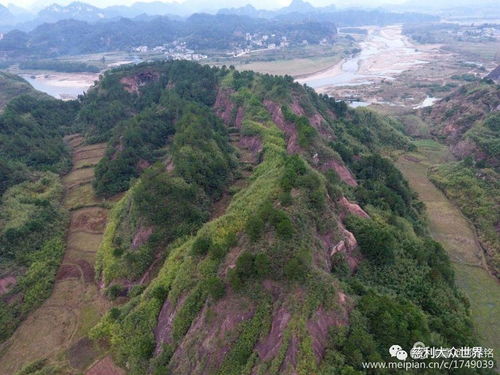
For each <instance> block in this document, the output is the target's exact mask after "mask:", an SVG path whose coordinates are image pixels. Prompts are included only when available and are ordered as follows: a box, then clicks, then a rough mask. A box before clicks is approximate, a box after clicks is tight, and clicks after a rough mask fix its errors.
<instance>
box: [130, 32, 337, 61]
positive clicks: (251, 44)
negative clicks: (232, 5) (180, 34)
mask: <svg viewBox="0 0 500 375" xmlns="http://www.w3.org/2000/svg"><path fill="white" fill-rule="evenodd" d="M294 44H297V42H294ZM299 44H302V45H308V44H309V43H308V42H307V40H303V41H302V42H299ZM328 44H329V41H328V39H327V38H325V39H323V40H322V41H321V42H320V45H324V46H326V45H328ZM289 46H290V40H289V39H288V38H287V37H286V36H281V35H277V34H263V33H262V34H261V33H255V34H251V33H246V34H245V35H244V38H242V40H241V42H239V43H238V44H237V45H235V46H234V47H233V49H232V50H230V51H227V54H228V55H229V56H231V57H240V56H244V55H248V54H250V53H252V52H262V51H268V50H277V49H285V48H287V47H289ZM133 51H134V52H137V53H141V54H162V55H165V57H166V58H168V59H172V60H191V61H200V60H203V59H206V58H208V56H207V55H204V54H202V53H198V52H196V51H194V50H192V49H190V48H188V47H187V45H186V42H181V41H174V42H173V43H171V44H169V45H163V46H156V47H148V46H139V47H135V48H134V49H133Z"/></svg>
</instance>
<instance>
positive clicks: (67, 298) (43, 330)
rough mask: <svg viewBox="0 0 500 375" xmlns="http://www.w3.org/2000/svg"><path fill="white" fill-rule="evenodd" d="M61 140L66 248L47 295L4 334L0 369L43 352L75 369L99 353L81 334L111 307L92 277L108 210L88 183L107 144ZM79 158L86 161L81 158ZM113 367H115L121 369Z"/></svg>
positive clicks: (8, 371)
mask: <svg viewBox="0 0 500 375" xmlns="http://www.w3.org/2000/svg"><path fill="white" fill-rule="evenodd" d="M66 141H67V142H68V143H69V144H70V145H71V147H72V148H73V165H74V167H73V170H72V171H71V172H70V173H69V174H68V175H66V176H65V177H64V178H63V184H64V187H65V198H64V202H63V204H64V206H65V207H66V208H67V209H69V210H70V215H71V221H70V226H69V228H68V234H67V241H66V252H65V255H64V258H63V262H62V264H61V266H60V267H59V270H58V272H57V276H56V282H55V284H54V289H53V291H52V294H51V296H50V297H49V298H48V299H47V300H46V301H45V302H44V303H43V305H42V306H41V307H40V308H38V309H37V310H35V311H34V312H32V313H31V314H30V315H29V317H28V318H27V319H26V320H25V321H24V322H23V323H22V324H21V325H20V326H19V328H18V329H17V330H16V332H15V333H14V335H13V336H12V337H11V338H10V339H9V340H8V345H7V347H6V350H5V351H4V352H3V353H2V356H1V358H0V375H13V374H14V373H15V372H16V371H18V370H19V369H20V368H22V366H24V365H26V364H28V363H31V362H33V361H35V360H38V359H43V358H48V359H49V361H50V363H54V364H57V365H59V366H61V367H63V368H65V369H67V371H66V372H65V374H66V373H67V374H80V373H82V372H84V371H85V370H87V369H88V368H89V367H91V366H92V365H93V364H94V362H95V360H96V359H97V358H99V357H100V356H101V353H99V352H97V351H96V348H94V346H93V344H92V342H91V341H90V340H88V339H87V338H86V335H87V334H88V332H89V330H90V328H92V327H93V326H94V325H95V324H96V323H97V322H98V320H99V318H100V317H101V316H102V315H103V314H104V313H105V312H106V311H107V310H108V309H109V308H110V307H111V305H110V303H109V301H107V300H106V299H105V298H103V297H102V296H101V295H100V293H99V290H98V287H97V285H96V284H95V281H94V263H95V256H96V252H97V249H98V248H99V245H100V243H101V240H102V236H103V233H104V229H105V226H106V219H107V212H108V210H107V209H106V208H103V203H104V202H103V201H102V200H101V199H98V198H97V197H96V196H95V194H94V191H93V189H92V185H91V181H92V179H93V177H94V169H93V168H92V167H93V166H94V165H95V164H96V163H97V162H98V161H99V160H100V159H101V158H102V157H103V155H104V152H105V147H106V145H105V144H99V145H90V146H85V145H83V137H81V136H80V135H72V136H69V137H67V138H66ZM82 160H86V161H87V163H86V164H82V163H81V161H82ZM108 362H109V358H108ZM95 366H96V365H95V364H94V367H95ZM117 371H118V372H114V373H116V374H119V373H120V371H121V370H119V369H118V370H117Z"/></svg>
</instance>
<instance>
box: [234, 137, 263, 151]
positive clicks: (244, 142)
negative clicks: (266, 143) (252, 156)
mask: <svg viewBox="0 0 500 375" xmlns="http://www.w3.org/2000/svg"><path fill="white" fill-rule="evenodd" d="M238 147H240V148H245V149H247V150H248V151H251V152H252V153H257V154H258V153H260V152H261V151H262V140H261V139H260V137H259V136H257V135H251V136H248V135H247V136H243V137H241V138H240V141H239V142H238Z"/></svg>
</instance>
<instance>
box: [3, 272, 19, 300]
mask: <svg viewBox="0 0 500 375" xmlns="http://www.w3.org/2000/svg"><path fill="white" fill-rule="evenodd" d="M16 282H17V280H16V278H15V277H14V276H6V277H4V278H3V279H0V296H1V295H2V294H5V293H7V292H8V291H9V290H10V289H11V288H12V287H13V286H14V285H16Z"/></svg>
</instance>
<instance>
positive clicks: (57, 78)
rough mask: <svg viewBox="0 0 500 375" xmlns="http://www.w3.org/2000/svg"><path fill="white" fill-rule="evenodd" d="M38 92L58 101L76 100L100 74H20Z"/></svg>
mask: <svg viewBox="0 0 500 375" xmlns="http://www.w3.org/2000/svg"><path fill="white" fill-rule="evenodd" d="M19 75H20V76H21V77H23V78H24V79H25V80H26V81H28V82H29V83H30V84H31V86H33V87H34V88H35V89H36V90H38V91H42V92H45V93H47V94H49V95H50V96H53V97H54V98H56V99H63V100H70V99H76V98H77V97H78V95H81V94H83V93H85V92H86V91H87V90H88V89H89V88H90V87H91V86H92V85H93V84H94V82H95V81H97V80H98V79H99V74H95V73H55V72H51V73H19Z"/></svg>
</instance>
